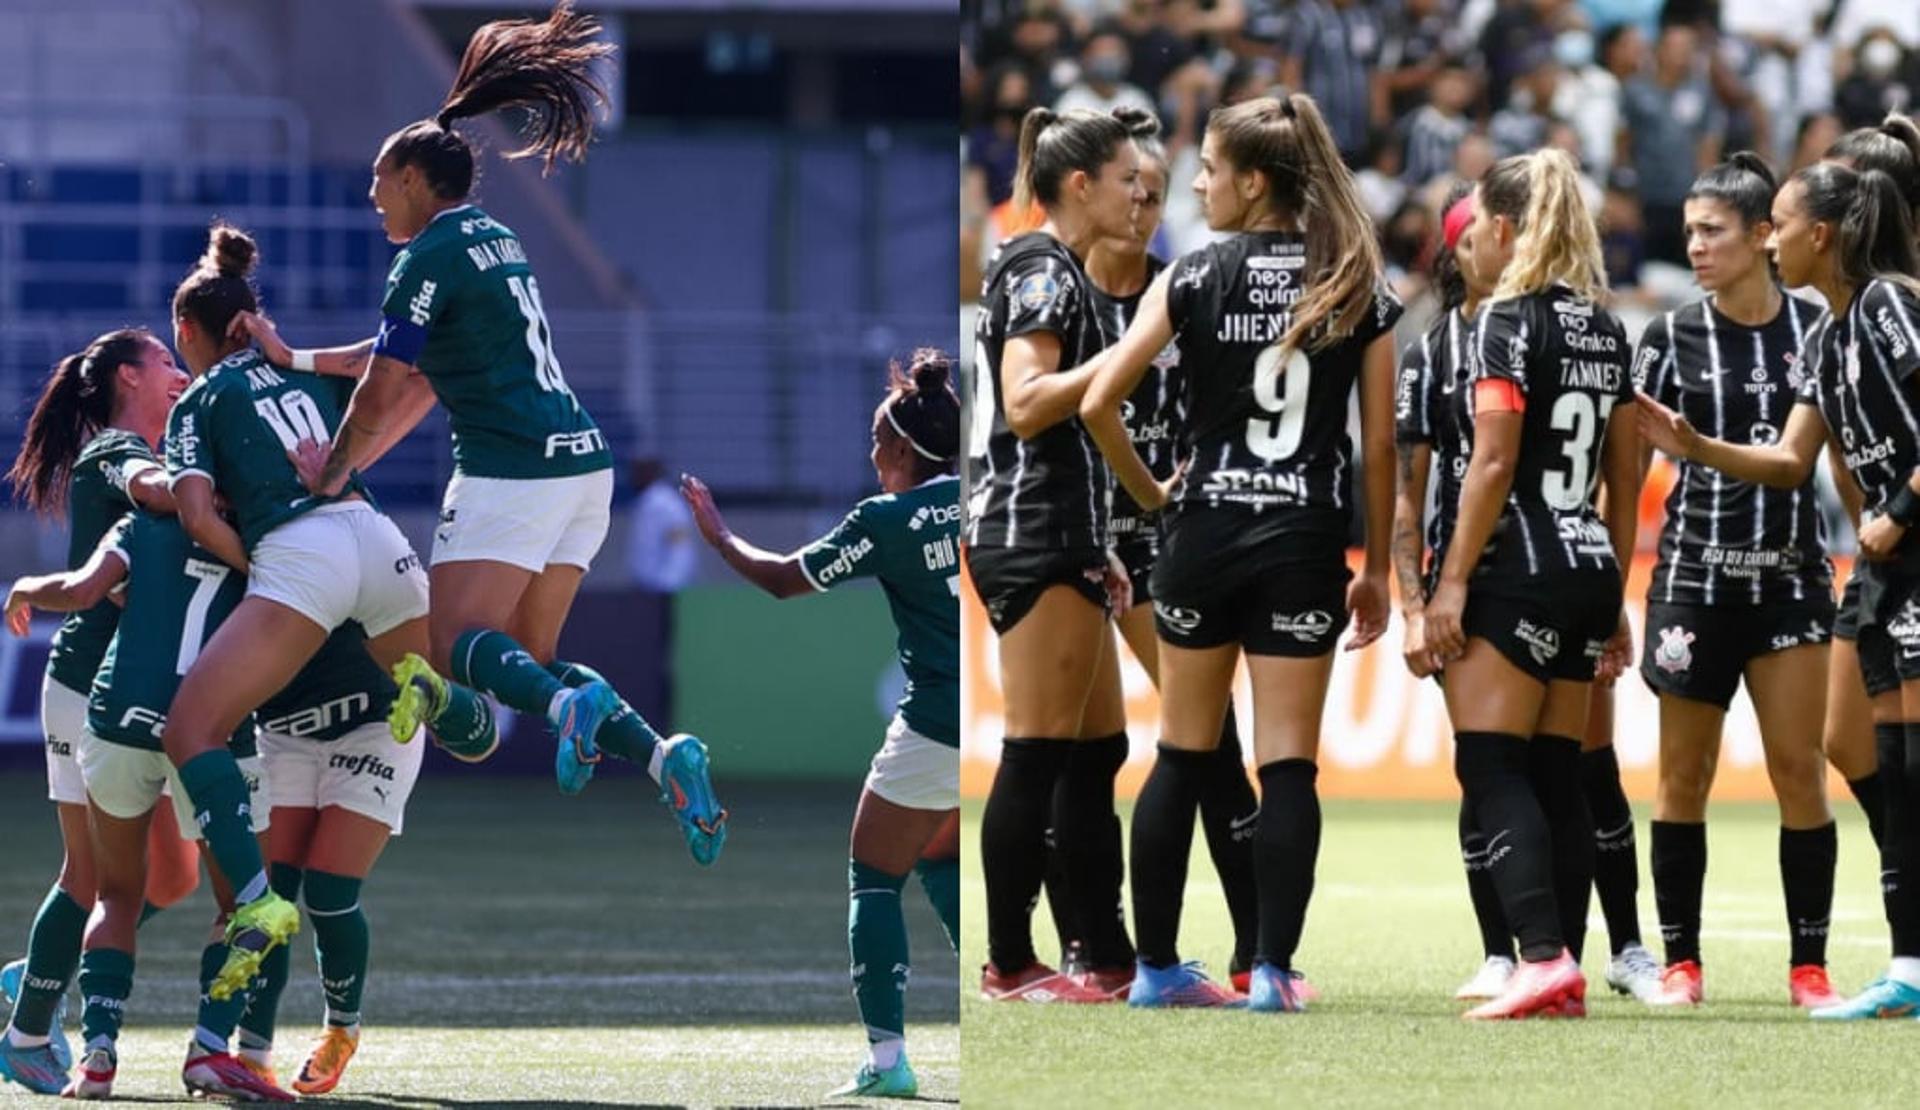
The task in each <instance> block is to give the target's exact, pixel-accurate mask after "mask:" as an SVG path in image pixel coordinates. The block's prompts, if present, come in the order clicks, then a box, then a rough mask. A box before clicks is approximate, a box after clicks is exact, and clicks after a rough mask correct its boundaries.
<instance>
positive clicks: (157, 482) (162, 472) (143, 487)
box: [121, 459, 179, 516]
mask: <svg viewBox="0 0 1920 1110" xmlns="http://www.w3.org/2000/svg"><path fill="white" fill-rule="evenodd" d="M121 473H123V474H125V475H126V476H127V497H128V499H129V500H131V501H132V502H133V503H134V504H135V505H137V506H139V507H140V508H142V509H145V510H147V511H148V512H150V513H158V514H160V515H161V516H172V515H173V514H174V513H176V512H178V511H179V510H178V508H177V507H176V506H175V504H174V500H173V483H172V482H171V481H168V479H167V468H166V467H165V466H162V465H160V464H159V463H157V462H155V461H153V460H152V459H136V460H133V461H130V462H127V463H123V464H122V470H121Z"/></svg>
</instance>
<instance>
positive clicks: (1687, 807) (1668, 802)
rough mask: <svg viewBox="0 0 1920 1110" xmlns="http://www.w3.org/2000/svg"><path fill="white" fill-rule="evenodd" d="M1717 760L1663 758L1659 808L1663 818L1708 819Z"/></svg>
mask: <svg viewBox="0 0 1920 1110" xmlns="http://www.w3.org/2000/svg"><path fill="white" fill-rule="evenodd" d="M1713 772H1714V761H1713V758H1712V757H1711V756H1705V757H1702V758H1699V759H1684V760H1673V761H1666V760H1663V761H1662V762H1661V766H1660V787H1659V799H1660V802H1659V812H1658V814H1657V815H1656V816H1658V817H1659V819H1660V820H1662V821H1682V822H1688V823H1694V822H1699V821H1704V820H1706V817H1707V796H1708V795H1709V794H1710V793H1712V792H1713Z"/></svg>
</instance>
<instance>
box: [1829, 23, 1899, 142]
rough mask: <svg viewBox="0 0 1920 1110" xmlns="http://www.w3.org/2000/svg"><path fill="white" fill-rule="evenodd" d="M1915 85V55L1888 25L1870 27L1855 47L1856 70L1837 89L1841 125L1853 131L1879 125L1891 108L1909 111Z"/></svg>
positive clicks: (1834, 94)
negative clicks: (1913, 56)
mask: <svg viewBox="0 0 1920 1110" xmlns="http://www.w3.org/2000/svg"><path fill="white" fill-rule="evenodd" d="M1915 85H1916V82H1915V81H1914V72H1913V60H1912V55H1911V54H1910V52H1909V51H1908V50H1907V49H1906V48H1905V47H1903V46H1901V45H1900V40H1899V38H1898V37H1896V36H1895V35H1894V33H1893V32H1892V31H1891V30H1889V29H1887V28H1886V27H1876V28H1874V29H1873V30H1871V31H1868V32H1867V33H1866V35H1865V36H1864V37H1862V38H1861V40H1860V44H1859V46H1858V47H1856V48H1855V49H1854V51H1853V70H1852V72H1850V73H1848V74H1847V77H1846V80H1844V81H1841V82H1840V87H1839V88H1837V89H1835V90H1834V93H1833V108H1834V112H1835V114H1836V115H1838V116H1839V117H1840V126H1841V127H1843V128H1845V129H1847V130H1849V131H1851V130H1853V129H1854V128H1856V127H1873V126H1876V125H1878V124H1879V122H1880V121H1881V120H1883V119H1885V118H1886V117H1887V113H1888V112H1898V113H1900V114H1902V115H1905V114H1906V113H1908V112H1909V111H1911V108H1910V105H1912V103H1913V90H1914V87H1915Z"/></svg>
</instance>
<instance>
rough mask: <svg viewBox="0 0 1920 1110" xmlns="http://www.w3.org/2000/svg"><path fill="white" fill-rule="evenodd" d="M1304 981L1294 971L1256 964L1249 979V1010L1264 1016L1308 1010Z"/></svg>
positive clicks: (1266, 964)
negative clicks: (1303, 996) (1302, 994)
mask: <svg viewBox="0 0 1920 1110" xmlns="http://www.w3.org/2000/svg"><path fill="white" fill-rule="evenodd" d="M1301 982H1302V980H1301V979H1300V977H1299V976H1297V975H1295V974H1294V973H1293V972H1292V971H1290V970H1286V969H1283V968H1278V967H1275V966H1273V965H1272V964H1269V963H1256V964H1254V965H1253V971H1252V972H1251V973H1250V974H1249V976H1248V979H1247V1009H1249V1010H1253V1011H1255V1012H1257V1013H1263V1014H1297V1013H1300V1012H1302V1011H1303V1010H1305V1009H1306V1008H1307V1000H1306V999H1305V998H1302V997H1301V996H1300V984H1301Z"/></svg>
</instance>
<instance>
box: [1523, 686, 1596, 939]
mask: <svg viewBox="0 0 1920 1110" xmlns="http://www.w3.org/2000/svg"><path fill="white" fill-rule="evenodd" d="M1588 666H1590V664H1588ZM1592 686H1593V684H1592V683H1591V682H1580V681H1571V680H1568V679H1566V678H1555V679H1554V681H1552V682H1550V683H1548V685H1547V697H1546V701H1545V702H1544V703H1543V704H1542V705H1541V707H1540V722H1539V723H1538V724H1537V725H1535V726H1534V733H1533V739H1532V740H1531V741H1530V742H1529V743H1528V744H1527V779H1528V781H1530V782H1532V783H1533V792H1534V795H1535V796H1536V797H1538V798H1539V799H1540V809H1541V811H1542V812H1543V813H1544V814H1545V815H1546V818H1547V829H1548V831H1549V832H1550V833H1551V836H1552V843H1553V900H1554V902H1555V904H1556V905H1558V907H1559V909H1560V935H1561V936H1562V937H1563V938H1565V940H1566V942H1567V950H1568V951H1569V952H1571V953H1572V954H1573V958H1574V962H1576V963H1578V962H1579V960H1580V956H1581V953H1582V952H1583V951H1584V949H1585V945H1586V937H1587V906H1588V905H1589V904H1590V902H1591V900H1592V898H1593V860H1594V855H1595V849H1594V842H1593V813H1592V811H1591V810H1589V809H1588V808H1587V795H1586V790H1585V789H1584V787H1583V786H1582V784H1581V781H1580V744H1581V738H1582V737H1584V736H1585V735H1586V732H1587V710H1588V707H1589V705H1590V703H1591V702H1592Z"/></svg>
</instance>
